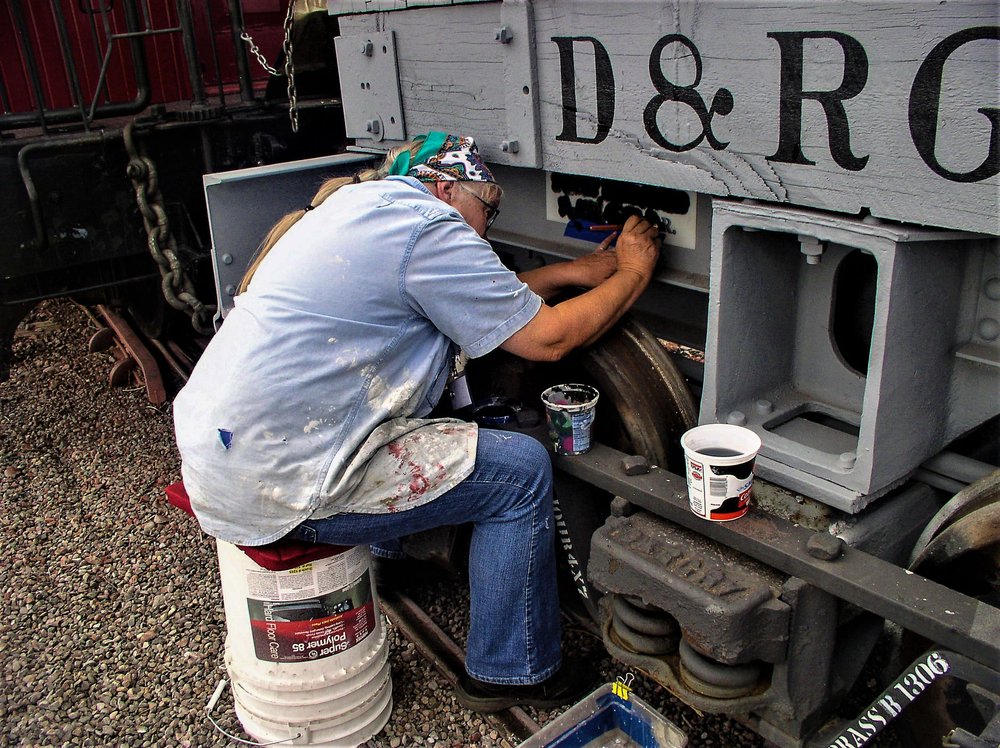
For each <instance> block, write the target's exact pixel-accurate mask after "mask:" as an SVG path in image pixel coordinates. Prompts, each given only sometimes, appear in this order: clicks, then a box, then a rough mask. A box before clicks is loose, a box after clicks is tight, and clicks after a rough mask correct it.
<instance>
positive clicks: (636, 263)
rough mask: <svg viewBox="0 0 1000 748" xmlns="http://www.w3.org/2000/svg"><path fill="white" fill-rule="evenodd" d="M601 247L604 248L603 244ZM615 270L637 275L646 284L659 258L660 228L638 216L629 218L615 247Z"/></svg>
mask: <svg viewBox="0 0 1000 748" xmlns="http://www.w3.org/2000/svg"><path fill="white" fill-rule="evenodd" d="M601 246H604V245H603V244H602V245H601ZM615 254H616V255H617V256H618V257H617V260H618V262H617V269H618V270H619V271H623V270H624V271H629V272H633V273H637V274H638V275H639V276H640V277H641V278H642V279H643V280H644V281H646V282H647V283H648V282H649V280H650V279H651V278H652V277H653V271H654V270H655V269H656V261H657V259H658V258H659V256H660V228H659V226H657V225H656V224H654V223H650V222H649V221H647V220H646V219H645V218H640V217H639V216H629V219H628V220H627V221H626V222H625V226H624V227H622V233H621V236H620V237H618V245H617V246H616V247H615Z"/></svg>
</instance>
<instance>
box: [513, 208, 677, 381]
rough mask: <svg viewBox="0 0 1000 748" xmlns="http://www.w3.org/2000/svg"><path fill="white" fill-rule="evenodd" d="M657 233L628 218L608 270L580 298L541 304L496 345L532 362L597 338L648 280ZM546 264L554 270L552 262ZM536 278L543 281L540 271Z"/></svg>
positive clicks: (656, 252)
mask: <svg viewBox="0 0 1000 748" xmlns="http://www.w3.org/2000/svg"><path fill="white" fill-rule="evenodd" d="M658 233H659V231H658V228H657V227H656V226H655V225H653V224H651V223H649V222H648V221H645V220H643V219H641V218H639V217H638V216H633V217H631V218H629V219H628V222H627V223H626V224H625V227H624V228H623V229H622V234H621V237H620V238H619V239H618V246H617V249H616V250H615V254H616V255H617V264H616V269H615V271H614V273H613V274H612V275H611V276H610V277H608V278H607V279H606V280H604V281H603V282H600V283H599V284H597V285H596V286H595V287H593V288H591V289H590V290H589V291H587V292H585V293H583V294H581V295H580V296H575V297H573V298H572V299H568V300H566V301H563V302H561V303H560V304H557V305H555V306H549V305H548V304H543V305H542V307H541V309H539V311H538V314H536V315H535V316H534V318H532V320H531V322H529V323H528V324H527V325H525V326H524V327H522V328H521V329H520V330H518V331H517V332H516V333H514V334H513V335H512V336H511V337H510V338H508V339H507V341H506V342H504V343H503V344H502V345H501V346H500V347H501V348H503V349H504V350H505V351H507V352H508V353H513V354H514V355H516V356H520V357H521V358H526V359H529V360H532V361H557V360H558V359H560V358H562V357H563V356H565V355H566V354H567V353H569V352H570V351H571V350H573V349H574V348H578V347H580V346H583V345H588V344H589V343H592V342H594V341H595V340H597V339H598V338H599V337H600V336H601V335H603V334H604V333H605V332H607V331H608V329H610V328H611V326H612V325H614V324H615V322H617V321H618V320H619V319H621V316H622V315H623V314H624V313H625V312H626V311H627V310H628V309H629V307H631V306H632V304H634V303H635V301H636V300H637V299H638V298H639V296H640V295H641V294H642V292H643V291H644V290H645V288H646V286H647V285H648V284H649V281H650V279H651V278H652V275H653V269H654V268H655V267H656V260H657V258H658V257H659V251H660V246H659V245H660V240H659V237H658ZM559 264H572V263H559ZM550 267H551V268H553V269H555V268H558V264H557V265H552V266H550ZM539 270H544V268H540V269H539ZM531 272H535V271H531ZM558 277H559V276H557V275H552V276H551V278H553V279H558ZM522 279H523V278H522ZM534 280H536V282H537V280H538V279H537V278H536V279H534ZM542 280H543V281H545V280H546V279H545V276H544V275H543V276H542ZM525 282H526V283H527V282H528V281H527V280H525ZM549 282H551V281H549ZM530 285H531V284H530V283H529V286H530ZM532 290H534V288H533V287H532ZM539 295H542V296H543V298H544V295H543V294H541V293H539Z"/></svg>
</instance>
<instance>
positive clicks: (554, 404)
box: [542, 384, 600, 455]
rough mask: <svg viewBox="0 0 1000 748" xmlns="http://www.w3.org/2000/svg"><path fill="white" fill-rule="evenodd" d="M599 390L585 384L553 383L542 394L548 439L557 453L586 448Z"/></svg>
mask: <svg viewBox="0 0 1000 748" xmlns="http://www.w3.org/2000/svg"><path fill="white" fill-rule="evenodd" d="M599 397H600V393H599V392H598V391H597V390H596V389H594V388H593V387H591V386H590V385H587V384H557V385H554V386H552V387H549V388H548V389H547V390H545V392H543V393H542V402H543V403H544V404H545V418H546V421H547V422H548V426H549V438H550V439H551V440H552V447H553V448H554V449H555V451H556V454H558V455H582V454H583V453H584V452H587V451H589V450H590V432H591V429H592V427H593V425H594V415H595V414H596V412H597V399H598V398H599Z"/></svg>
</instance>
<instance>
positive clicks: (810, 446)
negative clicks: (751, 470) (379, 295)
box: [329, 0, 1000, 746]
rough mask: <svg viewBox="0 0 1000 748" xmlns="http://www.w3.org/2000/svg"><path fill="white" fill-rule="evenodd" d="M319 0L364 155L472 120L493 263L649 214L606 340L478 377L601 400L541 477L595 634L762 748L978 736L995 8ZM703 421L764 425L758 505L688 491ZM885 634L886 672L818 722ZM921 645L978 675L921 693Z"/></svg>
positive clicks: (531, 405) (991, 340) (990, 552)
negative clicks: (716, 509) (333, 20)
mask: <svg viewBox="0 0 1000 748" xmlns="http://www.w3.org/2000/svg"><path fill="white" fill-rule="evenodd" d="M329 8H330V11H331V12H332V13H334V14H336V15H337V16H338V17H339V27H340V36H339V37H338V39H337V52H338V66H339V74H340V80H341V89H342V92H343V93H342V95H343V101H344V109H345V123H346V128H347V135H348V136H349V137H351V138H354V139H355V143H356V146H355V149H356V150H362V151H363V150H374V151H378V150H382V149H385V148H386V147H388V146H389V145H391V144H394V143H396V142H397V141H399V140H401V139H404V138H406V137H408V136H412V135H414V134H416V133H419V132H424V131H427V130H430V129H446V130H455V129H457V130H461V131H467V132H471V133H474V134H475V135H476V137H477V140H478V142H479V144H480V147H481V148H482V150H483V152H484V154H485V156H486V158H487V160H489V161H490V162H491V163H492V164H494V165H495V166H496V173H497V174H498V177H499V179H500V180H501V182H502V183H503V185H504V187H505V199H504V206H503V212H502V214H501V216H500V217H499V219H498V220H497V222H496V223H495V224H494V227H493V229H492V230H491V237H490V238H491V241H492V242H493V244H494V246H495V248H496V249H497V251H498V252H500V253H501V254H502V255H504V256H506V257H507V258H509V260H510V262H511V263H512V265H514V266H516V267H518V268H526V267H530V266H532V265H533V264H537V263H545V262H552V261H557V260H559V259H564V258H570V257H575V256H579V255H580V254H581V253H583V252H586V251H588V250H590V249H592V248H593V246H594V241H595V240H596V239H598V238H599V237H597V236H594V235H592V234H590V233H589V232H588V231H587V230H586V229H587V226H589V225H591V224H592V223H597V224H615V223H621V222H622V219H623V218H624V217H627V216H628V215H629V214H632V213H640V214H643V215H646V216H649V217H653V218H655V219H656V220H658V221H659V222H660V224H661V227H662V229H663V235H664V247H663V252H662V255H661V260H660V264H659V267H658V273H657V276H656V278H655V281H654V282H653V283H652V284H651V287H650V289H649V290H648V291H647V292H646V294H645V295H644V297H643V298H642V300H641V301H640V303H639V304H638V305H637V308H636V309H635V310H634V311H633V313H632V318H631V320H630V321H629V322H628V323H627V324H625V325H623V326H622V327H621V328H620V329H618V330H616V331H615V333H614V334H612V335H610V336H608V338H606V339H605V340H604V341H602V342H601V343H600V344H599V345H597V346H595V348H594V349H592V350H588V351H585V352H582V353H581V354H580V355H577V356H573V357H571V359H570V360H568V361H566V362H563V363H562V364H561V365H560V366H555V367H553V366H546V367H539V366H530V365H525V364H523V363H521V362H513V361H509V360H503V359H502V358H500V357H497V358H500V360H497V359H496V358H495V359H494V360H492V361H490V362H489V363H488V364H487V365H485V366H481V367H480V368H479V369H476V368H471V369H470V370H469V377H470V379H471V382H472V385H473V388H474V391H475V392H474V394H476V395H477V396H478V397H479V398H481V401H482V402H484V403H487V404H488V405H490V406H493V405H495V404H496V403H508V404H510V407H511V409H512V413H513V416H512V418H513V420H512V421H511V422H510V424H511V425H510V427H512V428H532V425H531V424H532V422H533V421H532V418H531V417H530V415H531V414H530V413H526V411H533V410H536V409H537V408H538V405H537V403H538V393H539V392H540V391H541V389H542V388H544V387H545V386H547V385H549V384H553V383H555V382H558V381H581V380H582V381H586V382H589V383H592V384H596V385H597V387H598V388H599V389H600V390H601V392H602V399H601V401H600V404H599V406H598V411H599V413H598V432H597V433H598V439H597V440H598V442H599V444H598V446H597V447H596V448H595V449H594V450H592V452H591V453H589V454H588V455H585V456H580V457H559V458H557V459H556V466H557V473H558V475H559V484H558V490H557V499H558V505H559V506H558V511H559V519H560V522H561V531H562V535H561V538H562V545H563V550H564V552H565V558H566V566H567V570H568V572H569V577H570V578H572V579H573V580H575V587H576V589H577V595H578V598H579V602H580V603H581V607H582V608H583V609H585V610H587V611H588V612H589V614H590V615H591V616H592V617H593V619H594V620H595V621H596V622H597V625H598V626H599V627H600V629H601V631H602V634H603V637H604V642H605V645H606V647H607V649H608V651H609V652H611V653H612V654H613V655H614V656H615V657H616V658H617V659H618V660H620V661H621V662H622V663H625V664H627V665H629V666H632V667H637V668H640V669H642V670H643V671H644V672H646V673H649V674H651V675H652V676H653V677H654V678H655V679H656V680H658V681H659V682H660V683H662V684H663V685H665V686H666V687H667V688H669V689H670V690H671V691H673V692H674V693H675V694H677V695H678V696H679V697H680V698H682V699H683V700H685V701H686V702H688V703H689V704H692V705H694V706H695V707H697V708H699V709H702V710H707V711H719V712H726V713H729V714H733V715H736V716H739V717H740V718H742V719H744V720H746V721H747V722H749V723H751V724H753V725H754V726H755V727H756V729H757V730H758V731H759V732H760V733H761V734H762V735H764V736H765V737H766V738H767V739H768V740H770V741H771V742H773V743H775V744H778V745H783V746H802V745H823V746H826V745H837V746H841V745H845V746H846V745H850V746H854V745H862V744H864V743H866V742H868V741H869V740H871V738H872V736H873V735H874V734H875V733H876V732H877V731H878V730H879V729H880V728H881V726H882V725H883V724H884V723H885V722H888V721H890V720H892V719H894V718H895V716H896V715H897V714H898V713H899V712H904V711H905V712H907V713H908V715H909V716H910V717H911V718H913V717H920V718H926V719H929V720H930V723H932V726H931V727H929V728H926V729H924V730H923V731H922V737H921V738H920V739H921V740H923V741H925V742H927V743H928V744H938V743H939V742H940V740H941V737H942V732H947V731H948V730H952V729H959V730H964V731H966V732H965V733H962V732H955V733H954V734H953V736H952V739H953V740H955V741H956V742H958V741H959V740H960V739H965V738H966V736H967V735H969V736H975V739H978V740H984V741H986V742H989V741H993V742H996V740H997V739H998V736H997V731H998V730H1000V724H998V718H997V712H996V696H997V692H998V688H997V673H996V669H997V666H998V664H1000V648H998V644H997V642H998V641H1000V611H998V609H997V607H995V606H996V604H997V596H996V592H997V587H996V580H997V575H996V569H997V549H998V540H1000V530H998V525H997V523H996V516H997V511H998V508H1000V504H998V494H997V489H996V485H997V481H998V474H997V473H996V472H995V471H996V466H997V464H998V463H1000V460H998V457H997V455H998V452H997V447H998V444H997V414H998V412H1000V397H998V393H1000V325H998V323H997V319H998V318H1000V317H998V312H1000V309H998V301H1000V285H998V284H1000V279H998V271H1000V264H998V254H997V251H998V248H997V234H998V216H1000V213H998V202H997V200H998V171H1000V150H998V137H1000V135H998V126H1000V122H998V121H997V117H998V112H1000V110H998V108H997V106H998V101H997V92H996V85H995V84H996V80H997V73H998V65H997V59H998V58H997V50H998V42H1000V30H998V25H997V20H998V19H997V8H996V6H995V4H993V3H979V2H974V1H970V2H947V3H940V4H936V5H930V4H909V3H874V2H873V3H833V2H830V3H814V2H800V1H798V0H781V1H780V2H775V3H745V2H741V3H729V2H698V1H696V0H687V1H685V0H680V1H679V2H662V1H657V0H651V1H649V2H644V1H641V0H635V1H630V0H625V1H622V2H557V1H555V0H534V1H532V0H513V1H510V2H508V1H505V2H502V3H499V2H467V3H458V2H443V1H442V2H436V1H434V0H426V1H423V2H421V1H419V0H418V1H416V2H396V1H394V0H384V1H380V0H365V1H364V2H361V1H360V0H359V1H358V2H353V1H352V0H344V1H342V2H330V3H329ZM476 390H477V391H476ZM494 412H495V411H491V413H494ZM696 421H698V422H701V423H710V422H723V423H737V424H741V425H744V426H746V427H748V428H750V429H753V430H754V431H755V432H756V433H757V434H758V435H759V436H760V437H761V439H762V441H763V448H762V450H761V453H760V455H759V457H758V462H757V477H758V482H757V484H756V487H755V502H756V508H755V510H754V511H753V512H752V513H751V514H750V515H748V516H746V517H744V518H742V519H739V520H737V521H735V522H732V523H718V522H707V521H705V520H702V519H700V518H698V517H696V516H695V515H694V514H692V513H691V512H690V511H689V509H688V507H687V497H686V491H685V482H684V479H683V478H682V477H680V476H681V475H683V472H684V468H683V463H682V461H681V459H680V454H679V449H678V446H677V443H678V439H679V437H680V435H681V433H682V432H683V430H684V429H686V428H688V427H689V426H691V425H692V424H693V423H695V422H696ZM636 458H646V460H648V462H649V463H650V464H651V465H653V466H654V467H653V468H652V469H651V470H650V471H649V472H648V473H647V472H644V466H643V464H642V460H641V459H636ZM953 497H954V498H953ZM973 536H975V539H974V537H973ZM949 544H950V546H949V547H950V548H951V549H952V550H951V552H944V551H943V547H944V546H945V545H949ZM932 557H933V559H934V560H933V561H932V560H931V558H932ZM959 608H961V610H959ZM886 621H890V622H893V623H891V624H889V625H888V628H889V629H890V630H894V631H896V632H897V634H898V639H899V646H898V648H897V650H896V654H897V659H896V661H895V664H894V665H893V666H892V667H894V668H895V672H894V673H893V676H899V678H901V679H902V680H900V681H899V682H897V683H896V684H892V683H890V682H888V681H887V687H889V690H888V691H887V692H886V693H885V694H884V695H883V699H882V700H881V701H876V702H875V703H874V704H873V706H872V708H871V709H870V710H869V711H868V712H866V713H865V714H864V715H862V718H861V720H860V722H858V721H855V722H850V723H848V722H845V721H843V720H842V721H840V722H838V720H837V719H836V712H837V705H838V703H839V701H840V699H841V698H842V697H843V695H844V694H845V693H846V692H847V691H848V690H849V689H850V688H851V687H852V685H853V684H854V683H855V681H856V679H857V676H858V673H859V672H860V670H861V667H862V665H863V664H864V663H865V661H866V660H867V659H868V658H869V656H870V655H871V654H872V653H873V652H874V651H876V648H883V647H885V646H886V637H885V634H884V632H885V630H886V623H885V622H886ZM899 632H902V633H899ZM935 647H936V648H937V649H938V650H940V652H939V653H938V654H937V655H935V654H932V653H930V652H925V651H924V650H925V649H928V650H933V649H934V648H935ZM945 651H947V652H948V654H944V652H945ZM918 655H919V658H918ZM939 656H940V657H942V658H944V659H948V658H953V659H954V661H955V663H956V665H955V670H952V671H949V675H956V674H958V670H961V669H962V667H961V666H960V663H965V664H968V665H969V667H968V668H967V670H965V671H963V673H962V674H961V677H960V678H955V679H952V680H951V681H950V683H949V686H948V688H945V689H942V688H937V687H935V688H930V687H927V689H926V690H927V691H928V693H927V695H921V696H919V697H918V694H919V693H921V692H922V691H923V690H924V688H925V685H926V683H925V682H927V681H929V680H932V679H930V678H928V677H927V673H930V672H931V670H929V669H928V668H931V667H932V665H934V663H937V662H938V660H937V659H936V658H937V657H939ZM928 657H930V658H931V659H930V660H928V659H927V658H928ZM920 658H922V659H920ZM942 667H943V666H942ZM939 669H941V668H940V667H939ZM918 671H919V673H921V674H922V675H918V674H917V673H918ZM925 671H926V672H925ZM973 671H975V673H976V675H975V676H973V675H971V673H972V672H973ZM937 679H938V678H937V676H935V678H934V679H933V680H935V681H936V680H937ZM888 680H889V681H891V678H889V679H888ZM969 683H972V685H971V686H970V687H969V688H970V689H971V691H973V692H974V693H976V694H977V696H976V697H974V698H970V697H968V696H967V695H966V696H965V697H963V698H955V699H952V697H953V696H954V694H955V693H958V692H962V693H965V694H967V691H968V689H966V685H968V684H969ZM956 684H957V685H956ZM893 685H895V689H893ZM931 691H934V693H930V692H931ZM986 693H989V694H991V695H990V696H985V694H986ZM949 700H953V701H954V702H955V703H956V704H957V703H961V704H964V707H963V708H966V711H965V712H963V713H961V714H958V713H957V708H956V710H953V711H954V712H955V713H950V714H949V708H950V707H949V706H946V702H948V703H949V704H950V701H949ZM911 701H912V702H913V704H914V706H913V707H912V709H904V707H908V705H909V704H910V702H911ZM973 703H974V704H977V705H979V707H982V708H981V709H979V707H977V706H974V704H973ZM911 721H912V720H911ZM925 724H926V723H925ZM946 728H947V729H946ZM935 731H937V732H935ZM916 733H918V734H919V733H921V730H917V731H916ZM969 739H970V740H971V739H972V738H971V737H970V738H969ZM915 740H916V738H915ZM990 744H992V743H990Z"/></svg>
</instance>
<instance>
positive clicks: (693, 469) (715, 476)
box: [681, 423, 761, 522]
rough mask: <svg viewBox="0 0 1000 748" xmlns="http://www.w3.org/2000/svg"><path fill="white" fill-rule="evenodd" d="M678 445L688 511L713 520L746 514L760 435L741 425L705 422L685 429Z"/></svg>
mask: <svg viewBox="0 0 1000 748" xmlns="http://www.w3.org/2000/svg"><path fill="white" fill-rule="evenodd" d="M681 446H682V447H683V448H684V464H685V468H686V473H687V486H688V500H689V501H690V504H691V511H692V512H694V513H695V514H697V515H698V516H699V517H702V518H703V519H708V520H712V521H714V522H727V521H729V520H733V519H739V518H740V517H742V516H743V515H744V514H746V513H747V509H749V508H750V496H751V494H752V492H753V466H754V461H755V460H756V458H757V453H758V452H759V451H760V447H761V441H760V437H759V436H757V434H755V433H754V432H753V431H751V430H750V429H746V428H743V427H742V426H733V425H731V424H728V423H708V424H705V425H704V426H696V427H695V428H693V429H690V430H688V431H685V432H684V435H683V436H682V437H681Z"/></svg>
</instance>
